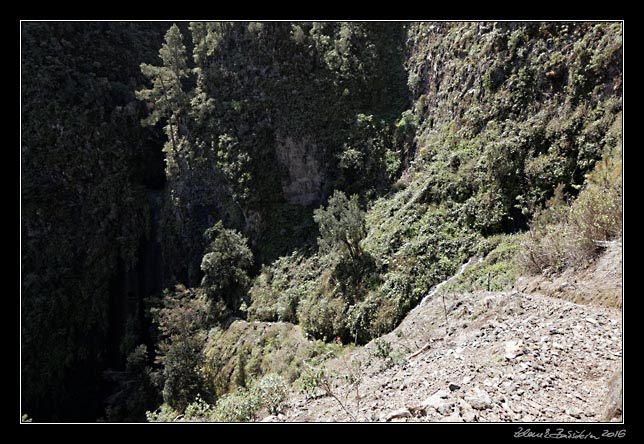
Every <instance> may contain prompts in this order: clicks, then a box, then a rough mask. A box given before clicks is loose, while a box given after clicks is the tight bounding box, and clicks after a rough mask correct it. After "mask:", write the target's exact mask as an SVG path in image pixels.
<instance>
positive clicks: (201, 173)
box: [22, 22, 622, 421]
mask: <svg viewBox="0 0 644 444" xmlns="http://www.w3.org/2000/svg"><path fill="white" fill-rule="evenodd" d="M164 33H165V34H164ZM22 35H23V37H22V54H23V60H22V63H23V78H22V103H23V108H22V112H23V120H22V122H23V129H22V131H23V134H22V175H23V183H22V204H23V213H22V219H23V222H22V236H23V239H22V242H23V263H22V270H23V287H22V316H23V318H22V321H23V332H22V347H23V348H22V351H23V363H22V371H23V388H22V390H23V393H22V399H23V412H24V413H27V414H28V415H29V417H33V418H34V420H35V421H40V420H48V419H53V420H59V419H79V418H80V419H90V418H85V417H82V414H81V412H82V411H83V410H86V408H85V400H87V402H90V400H93V401H94V402H95V406H94V409H93V410H92V411H91V413H90V412H88V414H90V415H92V414H93V415H95V417H97V416H100V417H102V419H103V420H107V421H142V420H146V419H147V420H149V421H171V420H175V419H182V420H214V421H247V420H253V419H256V418H258V415H260V412H261V413H262V414H263V413H266V414H276V413H278V412H279V411H280V408H281V405H282V403H283V401H284V399H285V398H286V395H287V392H288V390H289V389H290V388H294V387H298V386H304V387H306V386H307V384H308V383H307V381H309V382H310V380H311V371H313V372H314V370H311V369H313V368H314V367H312V365H313V366H314V365H317V364H319V363H320V362H321V361H322V360H324V359H327V358H329V357H331V356H338V355H341V354H342V353H343V352H346V350H347V349H349V348H351V347H353V346H352V345H348V344H355V345H359V344H364V343H366V342H368V341H370V340H372V339H374V338H378V337H379V336H381V335H382V334H385V333H387V332H389V331H391V330H392V329H393V328H395V327H396V325H398V323H400V321H401V320H402V319H403V318H404V316H405V315H406V314H407V313H408V312H409V310H411V309H412V308H413V307H414V306H416V305H417V304H418V302H419V301H420V300H421V299H422V298H423V296H424V295H426V294H427V292H428V291H429V290H430V289H431V288H432V287H433V286H434V285H436V284H438V283H439V282H441V281H442V280H444V279H445V278H447V277H449V276H451V275H452V274H454V272H455V271H456V270H457V269H458V267H459V266H460V265H461V264H462V263H464V262H465V261H466V260H467V259H468V258H470V257H472V256H479V257H484V256H486V259H485V260H484V261H483V262H481V263H479V264H477V265H475V266H473V267H472V268H471V269H470V270H468V272H467V273H465V274H463V276H462V277H461V278H460V279H459V280H456V281H454V282H452V283H450V286H449V288H445V289H444V291H466V290H472V289H486V288H487V289H491V290H500V289H503V288H506V287H507V286H510V285H511V284H512V282H513V281H514V279H515V277H516V276H517V274H518V273H521V272H531V273H532V272H543V271H545V270H546V269H549V270H561V269H563V268H564V267H567V266H577V265H580V264H582V263H583V262H584V261H587V260H588V259H589V258H592V257H593V256H594V255H596V254H597V252H598V249H599V248H601V241H606V240H611V239H614V238H616V237H619V236H620V235H621V219H622V210H621V200H622V188H621V118H622V117H621V110H622V97H621V93H622V84H621V82H622V40H621V39H622V29H621V25H620V24H618V23H617V24H615V23H600V24H595V23H563V22H558V23H536V22H535V23H509V22H505V23H473V22H469V23H448V22H441V23H400V22H396V23H384V22H366V23H361V22H351V23H340V22H333V23H289V22H270V23H256V22H208V23H189V24H188V23H180V24H178V25H176V24H170V23H161V24H154V23H149V24H145V23H139V24H134V23H105V24H101V23H71V24H70V23H25V24H23V29H22ZM90 42H91V43H90ZM124 48H125V49H124ZM114 52H118V53H119V55H118V56H117V55H115V54H114ZM155 152H156V153H157V154H154V153H155ZM155 156H156V157H155ZM161 156H162V159H163V160H164V161H165V162H164V163H163V164H162V163H158V162H157V163H155V161H154V160H155V159H157V160H161ZM597 241H599V242H600V243H599V244H598V243H597ZM154 258H157V259H156V260H155V259H154ZM342 344H345V345H342ZM307 369H309V370H307ZM80 375H83V377H82V378H80ZM308 385H310V384H308ZM289 387H290V388H289ZM79 393H84V394H85V397H81V398H78V396H79ZM101 397H102V399H101ZM78 399H82V400H83V401H82V402H81V401H78ZM75 400H76V401H75ZM101 407H104V413H102V412H100V411H101ZM146 412H147V413H146Z"/></svg>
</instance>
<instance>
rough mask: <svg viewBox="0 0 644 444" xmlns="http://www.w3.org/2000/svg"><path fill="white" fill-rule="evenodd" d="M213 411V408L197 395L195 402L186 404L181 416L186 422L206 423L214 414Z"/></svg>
mask: <svg viewBox="0 0 644 444" xmlns="http://www.w3.org/2000/svg"><path fill="white" fill-rule="evenodd" d="M213 410H214V409H213V406H211V405H210V404H208V403H207V402H206V401H204V400H203V399H202V398H201V395H199V394H197V397H196V398H195V400H194V401H193V402H191V403H190V404H188V406H187V407H186V410H185V412H184V414H183V415H184V418H185V420H186V421H195V422H196V421H208V420H209V419H210V417H211V416H212V415H213V413H214V412H213Z"/></svg>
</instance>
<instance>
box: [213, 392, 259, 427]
mask: <svg viewBox="0 0 644 444" xmlns="http://www.w3.org/2000/svg"><path fill="white" fill-rule="evenodd" d="M260 408H261V402H260V399H259V398H258V396H257V394H256V393H255V392H253V391H251V390H248V389H246V388H241V387H240V388H238V389H237V390H236V391H235V392H234V393H230V394H227V395H224V396H222V397H221V398H219V401H218V402H217V406H216V407H215V409H214V412H213V414H212V419H213V420H214V421H217V422H248V421H253V420H255V419H256V417H257V412H258V411H259V409H260Z"/></svg>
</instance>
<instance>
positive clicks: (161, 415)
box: [145, 404, 179, 422]
mask: <svg viewBox="0 0 644 444" xmlns="http://www.w3.org/2000/svg"><path fill="white" fill-rule="evenodd" d="M145 416H146V419H147V421H148V422H173V421H174V420H176V419H177V418H178V417H179V413H178V412H177V411H176V410H174V409H173V408H172V407H170V406H169V405H168V404H161V406H160V407H159V408H158V409H156V410H155V411H153V412H150V411H147V412H145Z"/></svg>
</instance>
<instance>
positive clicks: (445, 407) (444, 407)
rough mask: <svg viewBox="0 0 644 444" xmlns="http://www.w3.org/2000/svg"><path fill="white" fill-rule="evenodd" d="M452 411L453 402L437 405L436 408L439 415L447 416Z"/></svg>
mask: <svg viewBox="0 0 644 444" xmlns="http://www.w3.org/2000/svg"><path fill="white" fill-rule="evenodd" d="M453 409H454V403H453V402H443V403H442V404H439V405H438V407H436V411H437V412H438V413H440V414H441V415H449V414H450V413H452V411H453Z"/></svg>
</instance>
